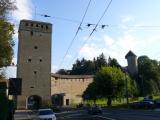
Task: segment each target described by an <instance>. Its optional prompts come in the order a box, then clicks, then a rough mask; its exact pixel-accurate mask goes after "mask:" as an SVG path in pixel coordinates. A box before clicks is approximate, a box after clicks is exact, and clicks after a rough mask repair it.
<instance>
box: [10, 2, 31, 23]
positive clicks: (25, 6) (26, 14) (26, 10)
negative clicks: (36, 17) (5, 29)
mask: <svg viewBox="0 0 160 120" xmlns="http://www.w3.org/2000/svg"><path fill="white" fill-rule="evenodd" d="M16 6H17V8H18V9H17V10H15V11H14V12H13V18H14V19H15V20H17V21H19V20H21V19H31V18H32V2H31V0H17V1H16Z"/></svg>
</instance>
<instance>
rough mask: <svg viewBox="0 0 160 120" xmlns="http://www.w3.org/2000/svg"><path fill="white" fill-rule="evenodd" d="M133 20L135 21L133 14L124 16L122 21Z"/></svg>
mask: <svg viewBox="0 0 160 120" xmlns="http://www.w3.org/2000/svg"><path fill="white" fill-rule="evenodd" d="M131 21H134V17H133V16H125V17H122V23H127V22H131Z"/></svg>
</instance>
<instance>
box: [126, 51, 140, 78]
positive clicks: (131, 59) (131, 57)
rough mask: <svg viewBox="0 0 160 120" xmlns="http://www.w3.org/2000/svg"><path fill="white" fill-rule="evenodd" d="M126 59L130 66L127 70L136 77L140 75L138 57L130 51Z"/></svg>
mask: <svg viewBox="0 0 160 120" xmlns="http://www.w3.org/2000/svg"><path fill="white" fill-rule="evenodd" d="M125 58H126V59H127V62H128V66H127V70H128V72H129V73H130V74H131V75H132V76H134V75H136V74H137V73H138V64H137V56H136V55H135V54H134V53H133V52H132V51H129V52H128V53H127V54H126V56H125Z"/></svg>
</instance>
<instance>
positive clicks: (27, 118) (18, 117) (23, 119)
mask: <svg viewBox="0 0 160 120" xmlns="http://www.w3.org/2000/svg"><path fill="white" fill-rule="evenodd" d="M37 118H38V116H37V112H36V111H31V110H16V111H15V114H14V120H33V119H37Z"/></svg>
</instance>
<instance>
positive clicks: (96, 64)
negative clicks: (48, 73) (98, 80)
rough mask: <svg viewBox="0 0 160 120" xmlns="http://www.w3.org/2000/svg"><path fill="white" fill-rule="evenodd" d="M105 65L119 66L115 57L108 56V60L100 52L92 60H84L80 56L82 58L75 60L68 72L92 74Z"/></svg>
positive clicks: (72, 73)
mask: <svg viewBox="0 0 160 120" xmlns="http://www.w3.org/2000/svg"><path fill="white" fill-rule="evenodd" d="M105 66H114V67H118V68H121V66H120V65H119V63H118V62H117V60H116V59H115V58H113V59H112V58H109V60H108V62H107V60H106V58H105V56H104V54H103V53H102V54H100V55H99V56H98V57H96V58H93V60H92V61H91V60H86V59H84V58H82V60H76V62H75V64H73V67H72V70H71V72H70V74H71V75H94V74H95V73H96V72H97V71H99V70H100V69H101V68H102V67H105Z"/></svg>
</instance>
